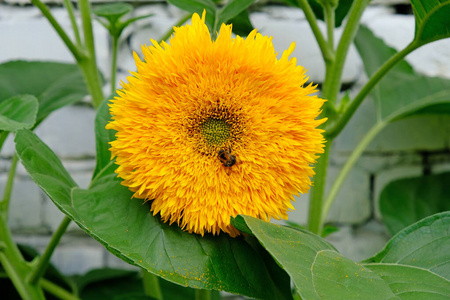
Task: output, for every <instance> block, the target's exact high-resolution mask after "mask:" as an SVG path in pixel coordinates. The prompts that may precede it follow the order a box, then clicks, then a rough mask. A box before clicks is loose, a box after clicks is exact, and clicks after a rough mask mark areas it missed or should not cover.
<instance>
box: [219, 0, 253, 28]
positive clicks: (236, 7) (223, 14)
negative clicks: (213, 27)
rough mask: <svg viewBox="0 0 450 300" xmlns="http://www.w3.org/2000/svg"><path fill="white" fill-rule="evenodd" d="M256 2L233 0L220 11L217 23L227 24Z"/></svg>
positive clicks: (251, 0)
mask: <svg viewBox="0 0 450 300" xmlns="http://www.w3.org/2000/svg"><path fill="white" fill-rule="evenodd" d="M253 2H255V0H231V1H229V2H228V3H227V4H226V5H225V6H224V7H222V8H221V9H220V10H219V15H218V19H217V23H218V24H219V25H220V24H222V23H227V21H229V20H231V19H233V18H234V17H236V16H237V15H239V14H240V13H241V12H243V11H244V10H245V9H247V7H249V6H250V5H251V4H252V3H253Z"/></svg>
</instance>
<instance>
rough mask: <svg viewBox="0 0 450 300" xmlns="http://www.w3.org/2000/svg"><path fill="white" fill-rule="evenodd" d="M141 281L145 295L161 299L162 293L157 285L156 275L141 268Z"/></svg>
mask: <svg viewBox="0 0 450 300" xmlns="http://www.w3.org/2000/svg"><path fill="white" fill-rule="evenodd" d="M142 281H143V283H144V291H145V294H146V295H147V296H150V297H152V298H154V299H157V300H163V299H164V298H163V294H162V292H161V287H160V285H159V278H158V276H156V275H154V274H152V273H150V272H147V271H145V270H142Z"/></svg>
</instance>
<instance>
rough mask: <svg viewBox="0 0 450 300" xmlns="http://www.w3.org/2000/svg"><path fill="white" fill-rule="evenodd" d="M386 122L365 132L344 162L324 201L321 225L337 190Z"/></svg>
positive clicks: (379, 123)
mask: <svg viewBox="0 0 450 300" xmlns="http://www.w3.org/2000/svg"><path fill="white" fill-rule="evenodd" d="M386 124H387V122H383V121H381V122H378V123H377V124H376V125H375V126H374V127H372V129H370V130H369V132H367V134H366V135H365V136H364V138H363V139H362V140H361V142H359V144H358V145H357V146H356V148H355V149H354V150H353V152H352V154H351V155H350V157H349V158H348V159H347V161H346V162H345V164H344V166H343V167H342V169H341V171H340V172H339V175H338V176H337V178H336V179H335V181H334V182H333V186H332V187H331V190H330V192H329V193H328V196H327V198H326V199H325V201H324V203H323V214H322V220H321V223H322V224H323V223H324V222H325V218H326V216H327V215H328V213H329V211H330V208H331V206H332V204H333V201H334V199H335V198H336V195H337V193H338V192H339V189H340V188H341V186H342V184H343V183H344V180H345V178H346V177H347V175H348V173H349V172H350V170H351V169H352V168H353V166H354V165H355V163H356V162H357V161H358V159H359V157H360V156H361V154H362V153H363V151H364V149H366V147H367V146H368V145H369V143H370V142H371V141H372V140H373V138H374V137H375V136H376V135H377V134H378V133H379V132H380V131H381V130H382V129H383V128H384V127H385V126H386Z"/></svg>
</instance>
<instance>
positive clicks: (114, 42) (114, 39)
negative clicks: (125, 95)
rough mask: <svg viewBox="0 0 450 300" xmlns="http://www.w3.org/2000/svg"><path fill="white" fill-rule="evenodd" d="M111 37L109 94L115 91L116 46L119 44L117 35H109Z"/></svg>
mask: <svg viewBox="0 0 450 300" xmlns="http://www.w3.org/2000/svg"><path fill="white" fill-rule="evenodd" d="M111 38H112V57H111V94H114V93H115V92H116V72H117V47H118V44H119V36H111Z"/></svg>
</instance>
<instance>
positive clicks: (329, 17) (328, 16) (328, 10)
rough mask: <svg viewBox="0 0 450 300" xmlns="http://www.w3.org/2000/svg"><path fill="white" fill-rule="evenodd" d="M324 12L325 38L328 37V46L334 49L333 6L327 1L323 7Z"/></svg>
mask: <svg viewBox="0 0 450 300" xmlns="http://www.w3.org/2000/svg"><path fill="white" fill-rule="evenodd" d="M323 11H324V13H325V23H326V24H327V38H328V47H329V48H330V49H331V50H332V51H334V25H335V23H336V21H335V8H334V7H332V6H331V5H330V3H327V5H325V7H324V8H323Z"/></svg>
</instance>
